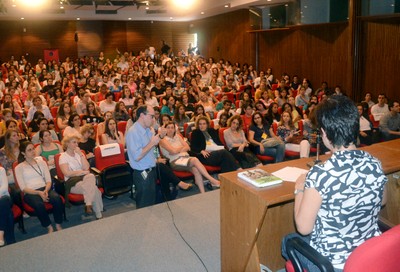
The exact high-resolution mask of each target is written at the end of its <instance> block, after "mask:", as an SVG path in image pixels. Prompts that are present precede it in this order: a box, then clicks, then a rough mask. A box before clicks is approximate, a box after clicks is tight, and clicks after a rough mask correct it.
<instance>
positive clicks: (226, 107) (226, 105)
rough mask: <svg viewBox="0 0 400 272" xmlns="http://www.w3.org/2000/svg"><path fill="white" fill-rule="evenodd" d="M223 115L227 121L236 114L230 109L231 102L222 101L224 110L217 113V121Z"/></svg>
mask: <svg viewBox="0 0 400 272" xmlns="http://www.w3.org/2000/svg"><path fill="white" fill-rule="evenodd" d="M223 113H226V114H227V115H228V119H229V118H231V117H232V116H233V115H235V114H236V112H235V111H234V110H233V109H232V101H230V100H228V99H227V100H224V108H223V109H222V110H220V111H219V112H218V114H217V119H219V118H220V116H221V114H223Z"/></svg>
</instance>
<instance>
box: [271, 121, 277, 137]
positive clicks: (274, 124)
mask: <svg viewBox="0 0 400 272" xmlns="http://www.w3.org/2000/svg"><path fill="white" fill-rule="evenodd" d="M272 130H273V131H274V134H275V135H276V132H277V131H278V123H277V122H273V123H272Z"/></svg>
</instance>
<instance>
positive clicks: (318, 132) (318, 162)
mask: <svg viewBox="0 0 400 272" xmlns="http://www.w3.org/2000/svg"><path fill="white" fill-rule="evenodd" d="M316 142H317V157H316V158H315V160H314V161H312V162H309V163H307V166H308V167H310V168H311V167H313V166H314V165H317V164H320V163H321V162H322V161H321V160H320V159H319V150H320V145H321V131H320V130H319V129H318V130H317V139H316Z"/></svg>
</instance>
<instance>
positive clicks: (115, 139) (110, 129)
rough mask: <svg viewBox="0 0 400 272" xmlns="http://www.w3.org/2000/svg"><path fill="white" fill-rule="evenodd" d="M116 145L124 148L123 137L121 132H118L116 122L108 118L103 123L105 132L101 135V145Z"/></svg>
mask: <svg viewBox="0 0 400 272" xmlns="http://www.w3.org/2000/svg"><path fill="white" fill-rule="evenodd" d="M113 143H118V144H122V145H123V146H125V137H124V134H122V132H121V131H118V128H117V122H116V121H115V119H114V118H109V119H107V120H106V123H105V131H104V133H103V134H102V135H101V144H113Z"/></svg>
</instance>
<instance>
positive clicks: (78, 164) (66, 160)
mask: <svg viewBox="0 0 400 272" xmlns="http://www.w3.org/2000/svg"><path fill="white" fill-rule="evenodd" d="M59 163H60V165H62V164H67V165H68V169H69V170H70V171H79V170H82V169H83V168H82V165H83V164H82V160H81V156H80V154H77V153H74V156H71V155H69V154H68V153H66V152H64V153H61V155H60V161H59ZM64 176H65V180H66V181H67V180H69V178H70V177H69V176H67V175H64Z"/></svg>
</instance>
